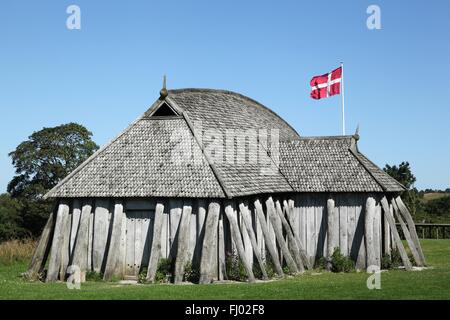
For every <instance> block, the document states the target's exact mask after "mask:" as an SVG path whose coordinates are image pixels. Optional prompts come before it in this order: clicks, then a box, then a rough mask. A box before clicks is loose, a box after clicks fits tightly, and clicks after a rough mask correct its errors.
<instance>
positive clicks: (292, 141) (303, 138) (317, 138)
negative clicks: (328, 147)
mask: <svg viewBox="0 0 450 320" xmlns="http://www.w3.org/2000/svg"><path fill="white" fill-rule="evenodd" d="M352 138H353V135H345V136H309V137H305V136H303V137H300V138H298V139H292V140H287V141H283V142H284V143H289V142H291V143H294V142H298V141H302V140H347V139H352Z"/></svg>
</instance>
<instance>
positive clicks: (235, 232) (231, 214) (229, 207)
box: [225, 202, 255, 282]
mask: <svg viewBox="0 0 450 320" xmlns="http://www.w3.org/2000/svg"><path fill="white" fill-rule="evenodd" d="M225 215H226V216H227V218H228V221H229V222H230V231H231V236H232V237H233V240H234V243H235V244H236V249H237V252H238V255H239V258H240V259H241V261H242V263H243V264H244V267H245V271H246V272H247V277H248V281H249V282H254V281H255V276H254V275H253V269H252V266H251V263H250V261H249V260H248V257H247V255H246V253H245V249H244V242H243V240H242V235H241V232H240V229H239V225H238V221H237V214H236V210H235V208H234V204H233V203H231V202H227V203H226V204H225Z"/></svg>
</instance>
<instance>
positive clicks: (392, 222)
mask: <svg viewBox="0 0 450 320" xmlns="http://www.w3.org/2000/svg"><path fill="white" fill-rule="evenodd" d="M381 205H382V206H383V210H384V213H385V215H386V218H387V219H388V222H389V227H390V228H391V231H392V234H393V236H394V242H395V246H396V248H397V250H398V252H399V253H400V256H401V258H402V261H403V265H404V266H405V269H406V270H411V269H412V266H411V262H410V261H409V259H408V254H407V253H406V250H405V247H404V246H403V243H402V240H401V239H400V235H399V234H398V231H397V226H396V225H395V219H394V215H393V214H392V212H391V210H390V208H389V203H388V201H387V199H386V197H385V196H384V197H383V198H382V199H381Z"/></svg>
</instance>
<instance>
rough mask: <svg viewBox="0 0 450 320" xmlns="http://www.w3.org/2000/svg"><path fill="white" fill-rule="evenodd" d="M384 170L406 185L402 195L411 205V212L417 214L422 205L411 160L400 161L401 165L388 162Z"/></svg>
mask: <svg viewBox="0 0 450 320" xmlns="http://www.w3.org/2000/svg"><path fill="white" fill-rule="evenodd" d="M383 170H384V171H385V172H386V173H387V174H389V175H390V176H391V177H393V178H394V179H395V180H397V181H398V182H400V183H401V184H402V185H403V186H405V188H406V191H405V192H403V193H402V194H401V196H402V198H403V200H404V201H405V204H406V205H407V206H408V207H409V209H410V211H411V213H412V214H415V213H416V210H417V208H418V206H419V205H420V201H419V192H418V191H417V189H416V188H414V183H415V182H416V177H415V176H414V174H413V173H412V170H411V167H410V165H409V162H407V161H404V162H402V163H400V165H399V166H396V165H393V166H390V165H388V164H386V166H385V167H384V168H383Z"/></svg>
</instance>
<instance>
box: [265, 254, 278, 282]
mask: <svg viewBox="0 0 450 320" xmlns="http://www.w3.org/2000/svg"><path fill="white" fill-rule="evenodd" d="M264 266H265V268H266V272H267V277H268V278H269V279H272V278H275V276H276V275H277V273H276V271H275V266H274V265H273V261H272V259H268V258H266V261H265V263H264Z"/></svg>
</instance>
